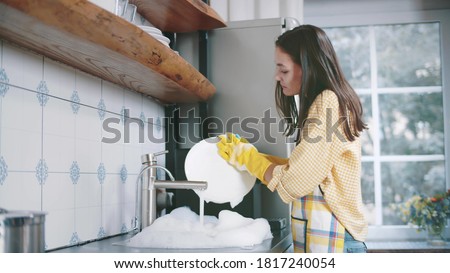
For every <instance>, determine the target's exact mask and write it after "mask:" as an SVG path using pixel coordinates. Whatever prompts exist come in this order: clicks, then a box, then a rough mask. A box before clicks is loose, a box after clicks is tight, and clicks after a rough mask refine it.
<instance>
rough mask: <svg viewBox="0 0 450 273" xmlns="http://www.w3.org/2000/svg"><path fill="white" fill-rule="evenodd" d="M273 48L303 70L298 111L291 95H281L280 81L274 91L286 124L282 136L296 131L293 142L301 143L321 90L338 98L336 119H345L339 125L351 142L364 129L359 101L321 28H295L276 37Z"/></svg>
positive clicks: (302, 26) (304, 26)
mask: <svg viewBox="0 0 450 273" xmlns="http://www.w3.org/2000/svg"><path fill="white" fill-rule="evenodd" d="M275 46H277V47H278V48H280V49H281V50H283V51H284V52H285V53H287V54H289V55H290V57H291V58H292V60H293V61H294V62H295V63H297V64H298V65H300V67H301V68H302V71H303V76H302V84H301V87H300V106H299V109H297V103H296V102H295V99H294V96H286V95H284V94H283V89H282V87H281V85H280V82H277V85H276V88H275V99H276V104H277V111H278V113H279V115H280V116H281V118H283V119H284V121H285V122H286V124H287V127H286V129H285V132H284V134H285V135H286V136H290V135H293V134H294V133H296V132H297V133H298V138H297V142H299V141H300V140H301V139H300V135H301V134H300V131H301V129H302V127H303V124H304V122H305V120H306V118H307V116H308V111H309V108H310V106H311V104H312V103H313V101H314V100H315V99H316V98H317V96H318V95H319V94H320V93H322V91H324V90H331V91H333V92H334V93H335V94H336V96H337V98H338V101H339V113H340V116H341V117H344V118H346V119H347V122H343V123H342V124H343V126H344V133H345V136H346V138H347V139H348V140H349V141H353V140H355V137H358V136H359V135H360V132H362V131H363V130H364V129H367V125H366V124H365V123H364V122H363V120H362V113H363V110H362V105H361V101H360V100H359V97H358V95H357V94H356V92H355V90H354V89H353V88H352V87H351V86H350V84H349V83H348V81H347V80H346V78H345V76H344V73H343V72H342V69H341V67H340V65H339V62H338V59H337V57H336V53H335V51H334V48H333V45H332V44H331V41H330V40H329V39H328V37H327V35H326V34H325V32H324V31H323V30H322V29H320V28H318V27H316V26H312V25H301V26H298V27H296V28H294V29H292V30H289V31H286V32H285V33H283V34H282V35H280V36H279V37H278V39H277V40H276V42H275Z"/></svg>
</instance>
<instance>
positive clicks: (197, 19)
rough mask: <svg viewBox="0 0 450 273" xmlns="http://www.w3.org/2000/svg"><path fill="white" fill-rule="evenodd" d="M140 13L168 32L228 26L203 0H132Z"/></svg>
mask: <svg viewBox="0 0 450 273" xmlns="http://www.w3.org/2000/svg"><path fill="white" fill-rule="evenodd" d="M130 3H132V4H135V5H136V6H137V10H138V13H139V14H141V15H142V16H143V17H144V18H145V19H147V21H149V22H150V23H151V24H152V25H154V26H155V27H157V28H159V29H161V30H162V31H167V32H192V31H197V30H211V29H215V28H221V27H226V24H225V22H224V21H223V19H222V18H221V17H220V15H219V14H217V12H216V11H215V10H214V9H212V8H211V7H210V6H209V5H207V4H205V3H204V2H203V1H201V0H130Z"/></svg>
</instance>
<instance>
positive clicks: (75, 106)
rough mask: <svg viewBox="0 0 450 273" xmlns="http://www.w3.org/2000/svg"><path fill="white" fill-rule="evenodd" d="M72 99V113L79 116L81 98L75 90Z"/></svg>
mask: <svg viewBox="0 0 450 273" xmlns="http://www.w3.org/2000/svg"><path fill="white" fill-rule="evenodd" d="M70 99H71V100H72V102H71V107H72V112H73V113H74V114H75V115H76V114H78V110H80V97H79V96H78V92H77V90H73V92H72V96H71V97H70Z"/></svg>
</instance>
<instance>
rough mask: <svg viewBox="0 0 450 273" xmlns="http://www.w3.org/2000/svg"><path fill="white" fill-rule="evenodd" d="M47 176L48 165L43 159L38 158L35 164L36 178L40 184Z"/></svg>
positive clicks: (43, 182)
mask: <svg viewBox="0 0 450 273" xmlns="http://www.w3.org/2000/svg"><path fill="white" fill-rule="evenodd" d="M47 177H48V167H47V163H45V160H44V159H40V160H39V163H38V164H37V166H36V178H37V180H38V182H39V184H40V185H43V184H45V180H47Z"/></svg>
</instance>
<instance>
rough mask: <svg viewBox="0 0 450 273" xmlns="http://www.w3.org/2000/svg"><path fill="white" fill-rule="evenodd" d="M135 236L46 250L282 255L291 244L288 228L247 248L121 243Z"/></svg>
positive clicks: (63, 251)
mask: <svg viewBox="0 0 450 273" xmlns="http://www.w3.org/2000/svg"><path fill="white" fill-rule="evenodd" d="M135 234H136V233H134V232H131V233H126V234H122V235H117V236H113V237H109V238H105V239H102V240H97V241H93V242H88V243H83V244H80V245H76V246H70V247H65V248H60V249H54V250H48V251H47V253H202V252H209V253H282V252H285V251H286V250H287V249H288V248H289V246H290V245H291V244H292V236H291V230H290V228H289V227H286V228H284V229H282V230H280V231H272V234H273V238H272V239H267V240H264V241H263V242H262V243H261V244H259V245H255V246H253V247H248V248H239V247H228V248H208V249H203V248H202V249H199V248H195V249H164V248H137V247H128V246H125V245H124V244H123V243H124V242H126V241H127V240H129V239H130V238H131V237H133V236H134V235H135Z"/></svg>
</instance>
